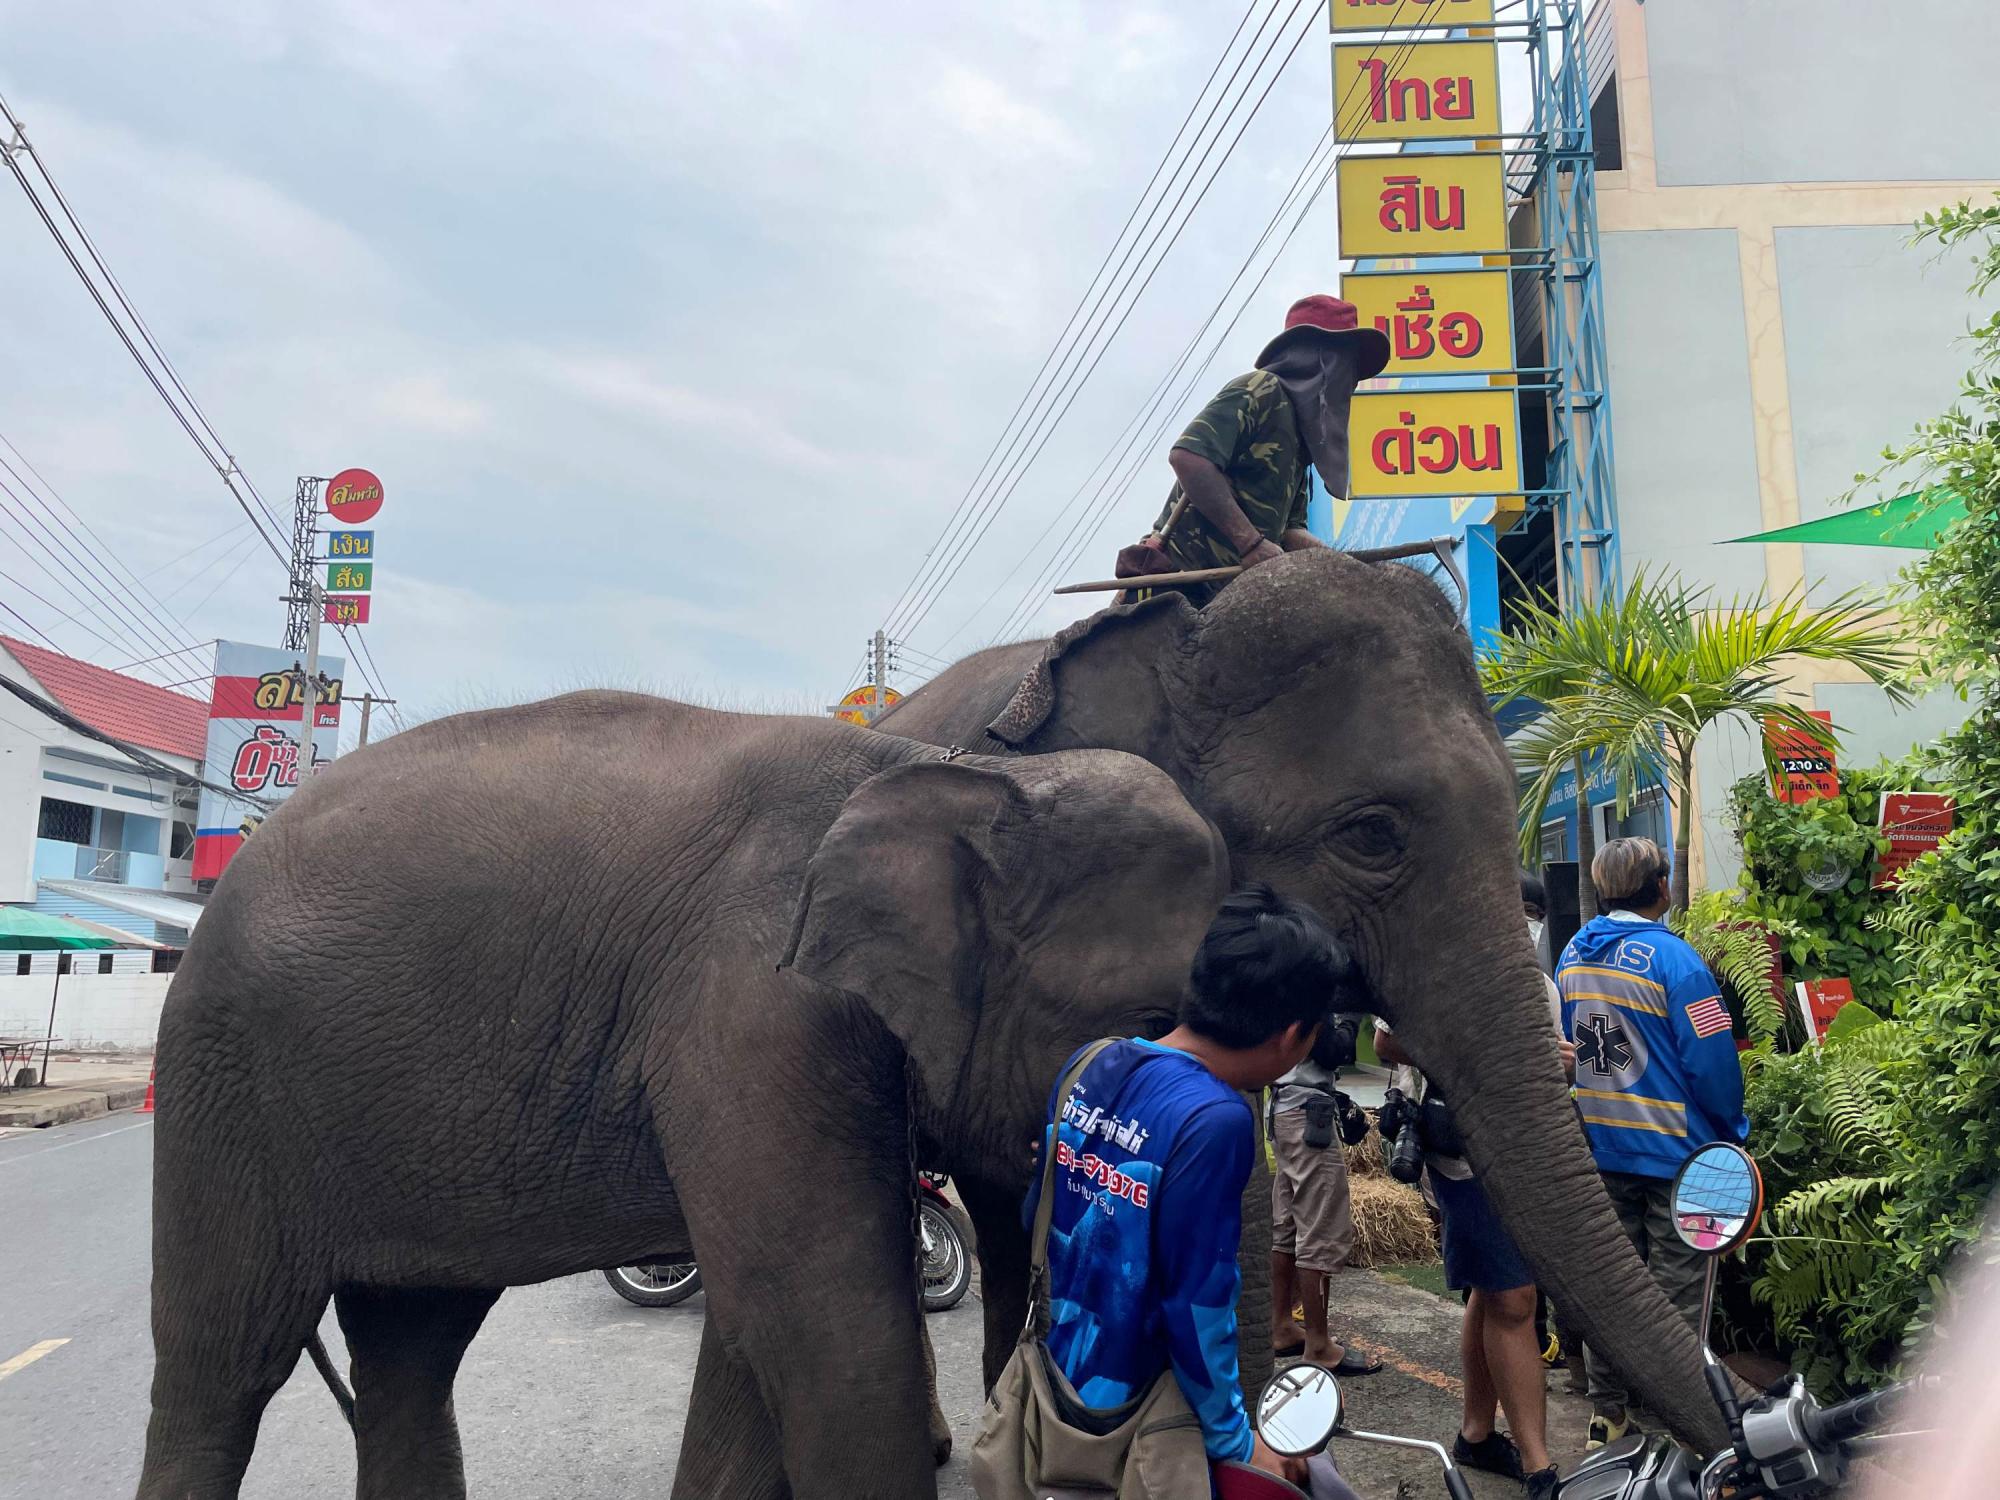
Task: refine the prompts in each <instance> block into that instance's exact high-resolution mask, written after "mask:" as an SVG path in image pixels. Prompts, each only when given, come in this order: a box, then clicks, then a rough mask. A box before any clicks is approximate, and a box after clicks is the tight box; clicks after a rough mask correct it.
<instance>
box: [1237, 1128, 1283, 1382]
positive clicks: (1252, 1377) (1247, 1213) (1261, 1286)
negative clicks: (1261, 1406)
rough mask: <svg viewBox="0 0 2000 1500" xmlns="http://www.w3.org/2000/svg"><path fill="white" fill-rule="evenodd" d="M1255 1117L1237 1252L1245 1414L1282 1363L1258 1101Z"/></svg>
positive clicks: (1267, 1180)
mask: <svg viewBox="0 0 2000 1500" xmlns="http://www.w3.org/2000/svg"><path fill="white" fill-rule="evenodd" d="M1251 1113H1252V1114H1254V1115H1256V1116H1257V1150H1256V1153H1255V1154H1254V1155H1253V1156H1252V1157H1251V1159H1250V1161H1251V1166H1250V1180H1249V1181H1248V1182H1247V1183H1245V1184H1244V1186H1243V1238H1242V1240H1241V1242H1240V1244H1239V1247H1238V1249H1237V1252H1236V1263H1237V1267H1238V1269H1239V1270H1240V1271H1241V1272H1242V1275H1243V1284H1242V1286H1241V1288H1240V1289H1239V1290H1238V1292H1237V1295H1236V1375H1237V1380H1238V1381H1239V1383H1240V1384H1241V1385H1242V1387H1243V1405H1244V1407H1245V1409H1246V1410H1249V1411H1255V1410H1256V1409H1257V1396H1258V1393H1259V1392H1260V1391H1262V1390H1263V1389H1264V1386H1265V1383H1266V1382H1267V1381H1269V1380H1270V1378H1271V1372H1272V1370H1273V1369H1274V1368H1275V1366H1276V1363H1277V1361H1276V1360H1275V1359H1274V1358H1273V1356H1272V1353H1271V1322H1272V1319H1273V1317H1274V1315H1275V1313H1276V1309H1275V1308H1273V1307H1272V1306H1271V1173H1270V1171H1269V1169H1268V1168H1267V1167H1266V1166H1265V1165H1264V1119H1263V1114H1264V1112H1263V1111H1262V1110H1261V1109H1259V1108H1258V1107H1257V1105H1256V1102H1255V1101H1254V1100H1253V1101H1252V1102H1251Z"/></svg>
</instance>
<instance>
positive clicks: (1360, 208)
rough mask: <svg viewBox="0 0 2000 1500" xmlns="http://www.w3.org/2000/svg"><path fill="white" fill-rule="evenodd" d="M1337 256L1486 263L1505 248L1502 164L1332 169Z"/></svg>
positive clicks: (1476, 155) (1428, 160)
mask: <svg viewBox="0 0 2000 1500" xmlns="http://www.w3.org/2000/svg"><path fill="white" fill-rule="evenodd" d="M1335 175H1336V177H1337V179H1338V184H1337V190H1338V193H1339V198H1340V253H1341V254H1342V255H1344V256H1347V257H1348V258H1350V259H1360V258H1363V257H1367V256H1376V255H1484V254H1486V253H1488V252H1489V251H1498V250H1505V249H1506V248H1507V188H1506V173H1505V169H1504V168H1503V167H1502V166H1501V164H1500V158H1499V157H1498V156H1497V155H1494V154H1491V153H1481V152H1466V153H1463V154H1458V155H1451V156H1413V155H1408V154H1404V155H1400V156H1348V157H1343V158H1342V159H1341V162H1340V165H1339V166H1338V167H1337V168H1336V169H1335Z"/></svg>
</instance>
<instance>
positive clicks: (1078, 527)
mask: <svg viewBox="0 0 2000 1500" xmlns="http://www.w3.org/2000/svg"><path fill="white" fill-rule="evenodd" d="M1429 3H1430V4H1431V5H1435V4H1436V3H1438V0H1429ZM1415 45H1416V43H1415V41H1414V40H1410V41H1404V42H1402V43H1401V45H1400V47H1399V48H1398V50H1397V52H1396V55H1395V64H1396V65H1397V66H1400V65H1401V63H1402V62H1403V61H1405V60H1406V59H1407V58H1408V56H1409V55H1410V53H1411V51H1412V49H1413V48H1414V46H1415ZM1381 46H1382V39H1379V38H1378V39H1377V41H1375V42H1374V43H1373V44H1372V45H1371V46H1370V49H1369V53H1370V56H1371V57H1373V56H1374V55H1375V54H1376V53H1377V52H1378V51H1379V50H1380V48H1381ZM1360 86H1361V80H1360V79H1359V78H1357V79H1356V82H1355V83H1354V84H1353V85H1352V86H1350V95H1349V97H1348V98H1343V99H1342V100H1340V101H1338V103H1337V104H1336V106H1335V109H1334V115H1335V120H1336V122H1337V121H1338V120H1339V119H1340V118H1341V117H1342V116H1343V114H1344V113H1345V112H1346V109H1347V106H1348V104H1349V103H1350V102H1352V103H1354V104H1355V105H1356V116H1355V118H1356V119H1358V115H1359V109H1360V108H1361V107H1363V106H1364V105H1365V100H1363V99H1361V98H1360V96H1359V90H1360ZM1335 133H1336V132H1335V129H1334V126H1332V125H1329V126H1328V129H1327V132H1326V134H1325V135H1323V136H1322V137H1321V142H1320V145H1319V147H1317V148H1316V149H1315V151H1314V152H1313V154H1312V155H1311V156H1309V157H1308V158H1307V163H1306V166H1305V167H1304V168H1302V169H1301V172H1300V175H1299V177H1298V178H1296V179H1294V182H1293V186H1292V188H1291V190H1289V191H1288V192H1287V194H1286V197H1285V200H1283V201H1281V202H1280V204H1279V207H1278V210H1277V212H1276V213H1275V214H1274V215H1273V217H1272V220H1271V222H1270V223H1269V224H1267V225H1266V226H1265V229H1264V233H1263V234H1262V235H1260V236H1259V238H1258V242H1257V244H1256V245H1254V246H1253V247H1252V248H1251V252H1250V255H1249V256H1248V257H1246V258H1245V261H1244V264H1243V266H1242V267H1240V268H1239V269H1238V271H1237V274H1236V276H1235V278H1233V279H1232V280H1231V282H1230V288H1229V290H1226V291H1225V292H1224V293H1223V296H1222V299H1221V300H1219V301H1218V302H1217V304H1216V307H1215V309H1214V310H1213V311H1212V312H1211V313H1210V314H1209V316H1208V318H1207V319H1206V320H1205V321H1204V323H1203V325H1202V328H1201V329H1199V330H1197V331H1196V334H1195V337H1194V339H1192V340H1190V342H1189V346H1188V348H1187V349H1186V350H1184V351H1183V353H1182V356H1181V358H1180V359H1179V360H1177V361H1176V362H1175V365H1174V366H1173V367H1170V369H1169V371H1168V374H1167V377H1166V379H1165V380H1164V381H1163V382H1162V388H1163V387H1164V386H1166V385H1168V384H1170V383H1171V382H1172V380H1173V379H1174V378H1175V377H1176V375H1177V374H1178V372H1179V370H1181V369H1184V368H1185V367H1186V361H1187V360H1188V358H1190V357H1191V356H1192V354H1193V351H1194V348H1195V346H1196V345H1198V343H1199V342H1200V339H1201V336H1202V333H1203V332H1205V331H1206V329H1207V328H1208V327H1209V326H1210V325H1211V324H1212V323H1213V322H1214V319H1215V318H1216V316H1217V315H1219V314H1220V312H1221V310H1222V307H1223V306H1224V305H1225V304H1226V302H1227V301H1228V298H1229V293H1230V291H1233V290H1234V288H1235V286H1236V285H1237V283H1238V282H1239V281H1240V280H1241V279H1242V277H1243V275H1244V273H1245V272H1247V271H1248V269H1249V267H1250V264H1251V263H1252V262H1253V261H1254V260H1255V258H1256V255H1257V252H1258V250H1259V249H1261V247H1262V245H1263V244H1264V243H1265V241H1267V240H1268V239H1269V237H1270V234H1271V230H1272V228H1274V227H1275V225H1276V224H1277V222H1278V221H1279V219H1280V218H1282V216H1283V214H1284V212H1285V209H1286V207H1287V206H1288V205H1289V203H1290V201H1291V200H1292V198H1293V197H1294V196H1295V195H1296V193H1297V191H1298V188H1299V186H1300V185H1301V183H1302V182H1303V181H1305V180H1306V178H1307V177H1308V176H1309V175H1310V173H1311V172H1312V170H1313V163H1314V162H1315V161H1316V160H1317V159H1318V157H1319V154H1320V152H1321V151H1324V149H1325V147H1326V144H1327V140H1328V137H1330V136H1332V135H1334V134H1335ZM1350 154H1352V147H1351V145H1350V146H1337V147H1336V149H1335V150H1334V152H1333V154H1332V156H1331V157H1330V158H1329V159H1328V160H1327V162H1326V164H1325V167H1324V169H1323V171H1322V174H1321V176H1320V179H1319V181H1318V183H1317V184H1316V185H1315V186H1314V188H1313V190H1312V192H1311V194H1310V195H1309V196H1308V198H1307V199H1306V201H1305V204H1304V205H1303V207H1302V208H1301V209H1300V212H1299V215H1298V217H1297V218H1296V219H1295V220H1294V221H1293V223H1292V226H1291V228H1290V229H1288V230H1287V231H1286V232H1285V235H1284V238H1283V239H1282V240H1281V241H1280V242H1279V244H1278V247H1277V249H1276V250H1275V251H1273V252H1272V256H1271V259H1270V261H1269V262H1268V263H1267V264H1266V265H1265V267H1264V270H1263V272H1262V273H1261V274H1260V275H1259V276H1258V278H1257V281H1256V283H1255V284H1254V285H1253V286H1252V287H1251V289H1250V291H1249V293H1248V294H1246V296H1245V297H1244V299H1243V301H1242V302H1241V303H1240V304H1239V305H1238V307H1237V309H1236V312H1235V314H1234V315H1232V317H1231V318H1230V320H1229V322H1228V324H1227V325H1226V326H1225V327H1224V329H1223V331H1222V333H1221V334H1220V335H1219V336H1218V337H1217V339H1216V341H1215V343H1214V344H1213V345H1212V346H1211V347H1210V349H1209V352H1208V354H1207V356H1206V357H1205V358H1204V359H1203V361H1202V363H1201V365H1200V366H1199V368H1197V369H1196V371H1195V373H1194V374H1193V376H1191V377H1190V378H1189V380H1188V381H1187V383H1186V385H1185V386H1183V388H1182V393H1181V395H1180V397H1179V399H1178V400H1177V401H1176V402H1175V404H1174V405H1173V406H1171V407H1168V408H1167V409H1166V424H1167V425H1171V422H1172V420H1173V414H1174V412H1175V411H1176V410H1177V409H1178V408H1179V407H1180V406H1181V405H1182V404H1184V403H1185V401H1186V400H1187V398H1188V396H1189V395H1191V394H1192V391H1193V389H1194V386H1195V385H1196V383H1197V382H1199V381H1200V380H1201V378H1202V377H1203V375H1205V374H1206V372H1207V370H1208V368H1209V366H1210V365H1212V364H1213V363H1214V361H1215V358H1216V356H1217V355H1218V354H1219V353H1220V351H1221V347H1222V345H1223V343H1224V342H1226V341H1227V339H1228V336H1229V334H1230V333H1231V332H1232V331H1233V330H1234V329H1235V326H1236V324H1237V322H1238V321H1239V320H1240V319H1241V318H1242V315H1243V313H1244V312H1245V311H1246V310H1247V309H1248V307H1249V305H1250V303H1251V302H1252V301H1253V300H1255V298H1256V295H1257V293H1258V291H1259V290H1261V289H1262V287H1263V285H1264V282H1265V281H1266V280H1267V279H1268V278H1269V276H1270V274H1271V271H1272V270H1273V269H1275V268H1276V266H1277V263H1278V260H1279V259H1280V258H1281V257H1282V256H1283V254H1284V250H1285V248H1286V246H1287V245H1289V244H1290V243H1291V240H1292V237H1293V235H1295V234H1296V233H1297V232H1298V230H1299V228H1300V227H1301V226H1302V225H1303V224H1304V222H1305V218H1306V215H1307V214H1308V213H1309V212H1310V211H1311V208H1312V206H1313V204H1314V203H1315V202H1317V201H1318V199H1319V196H1320V194H1321V193H1323V192H1324V191H1325V190H1326V185H1327V183H1328V182H1330V181H1332V180H1333V175H1334V168H1335V166H1336V165H1337V164H1338V162H1339V161H1341V160H1342V159H1344V158H1345V157H1347V156H1348V155H1350ZM1156 389H1157V388H1156ZM1156 399H1157V398H1156ZM1145 421H1146V416H1145V411H1144V408H1142V412H1141V415H1140V417H1139V418H1137V419H1136V422H1137V424H1138V425H1140V426H1143V425H1144V423H1145ZM1128 430H1129V429H1128ZM1153 431H1154V435H1153V436H1152V437H1151V438H1150V439H1149V441H1148V444H1147V446H1146V447H1144V448H1140V449H1139V450H1137V455H1136V456H1135V457H1133V458H1132V460H1131V462H1130V464H1129V465H1128V466H1127V468H1126V472H1125V474H1124V477H1123V479H1122V480H1121V481H1120V483H1119V485H1118V488H1117V489H1116V490H1115V491H1113V492H1110V493H1108V494H1107V493H1106V486H1107V485H1108V484H1109V482H1110V474H1109V473H1107V475H1106V479H1105V481H1104V482H1103V483H1100V485H1099V487H1098V491H1097V494H1096V495H1095V496H1093V497H1092V502H1090V503H1086V505H1085V506H1084V508H1083V511H1082V512H1081V513H1080V514H1079V515H1078V517H1077V519H1076V521H1075V522H1074V523H1072V525H1071V528H1070V531H1069V532H1068V533H1067V534H1066V535H1065V537H1064V539H1063V541H1062V542H1061V543H1059V544H1058V545H1057V548H1056V552H1055V554H1054V555H1053V556H1052V557H1051V559H1050V561H1049V562H1048V563H1047V564H1044V566H1043V567H1042V569H1041V570H1040V571H1039V572H1038V573H1037V575H1036V578H1035V581H1034V582H1033V583H1031V584H1030V585H1029V588H1028V589H1027V590H1026V591H1025V592H1024V593H1023V595H1022V596H1021V598H1020V599H1019V600H1018V601H1017V602H1016V604H1015V606H1014V607H1013V609H1012V610H1010V611H1009V613H1008V615H1007V617H1006V619H1005V620H1004V621H1003V622H1002V624H1001V627H1000V629H999V630H998V631H997V632H996V633H995V634H994V636H993V637H992V638H991V639H992V640H996V641H997V640H999V639H1002V638H1003V637H1005V636H1006V635H1008V634H1009V633H1010V632H1011V631H1013V630H1015V629H1018V628H1021V627H1022V626H1025V625H1026V623H1027V622H1028V620H1030V619H1032V618H1033V615H1034V610H1035V608H1036V606H1037V604H1038V603H1039V601H1040V599H1041V597H1042V593H1043V591H1044V590H1045V589H1046V587H1047V585H1048V581H1049V579H1050V578H1051V577H1053V576H1056V575H1058V574H1060V572H1061V571H1062V570H1063V569H1064V568H1067V567H1069V566H1070V565H1071V564H1073V563H1074V562H1075V560H1076V558H1077V557H1078V556H1079V555H1080V554H1081V553H1082V551H1083V550H1084V549H1085V548H1087V547H1088V546H1089V545H1090V543H1091V542H1093V541H1094V540H1095V539H1096V536H1097V534H1098V532H1099V531H1101V530H1102V528H1103V524H1104V522H1105V520H1106V519H1108V518H1109V515H1110V512H1111V511H1112V510H1113V509H1114V508H1115V507H1116V505H1117V504H1118V503H1119V502H1120V501H1122V500H1123V498H1124V497H1125V495H1126V494H1127V493H1128V492H1129V491H1130V489H1131V486H1132V484H1133V482H1134V481H1135V480H1136V479H1137V477H1138V473H1139V469H1140V467H1141V465H1142V464H1143V462H1144V456H1145V453H1146V452H1147V451H1148V450H1149V449H1150V448H1151V447H1154V446H1157V443H1158V441H1159V438H1160V436H1161V435H1162V434H1161V432H1160V428H1159V427H1157V426H1156V427H1155V428H1154V430H1153ZM1116 447H1117V445H1116V444H1115V443H1114V444H1113V449H1114V451H1115V449H1116ZM1132 451H1133V450H1132V449H1131V445H1130V444H1129V443H1128V445H1127V452H1128V453H1131V452H1132ZM1108 457H1110V455H1109V454H1107V458H1108ZM1103 462H1104V460H1100V461H1099V463H1100V465H1101V464H1102V463H1103ZM1117 466H1118V461H1116V460H1114V461H1113V463H1112V469H1113V471H1115V470H1116V469H1117ZM1092 472H1095V469H1093V471H1092ZM1089 482H1090V481H1089V478H1088V476H1086V478H1085V480H1084V484H1085V485H1088V484H1089ZM1081 488H1082V487H1079V492H1078V493H1079V494H1080V493H1081ZM1075 500H1076V496H1072V497H1071V504H1072V505H1074V503H1075ZM1067 508H1068V507H1065V509H1067ZM1060 519H1061V512H1058V514H1057V516H1056V517H1055V518H1054V520H1052V521H1051V523H1050V526H1049V528H1047V529H1046V530H1045V531H1044V532H1043V537H1042V539H1038V540H1037V541H1036V542H1035V543H1033V544H1032V545H1031V546H1030V548H1029V552H1028V555H1032V553H1033V551H1034V549H1035V548H1036V547H1039V546H1040V545H1041V540H1044V539H1046V537H1047V536H1048V534H1049V532H1050V531H1052V530H1053V529H1054V526H1055V525H1056V524H1057V523H1059V522H1060ZM1086 523H1088V529H1087V530H1086V529H1083V528H1084V527H1085V526H1086ZM1079 533H1081V534H1080V535H1079ZM1073 539H1074V540H1075V545H1074V546H1073V547H1071V542H1072V540H1073ZM1065 547H1069V548H1070V550H1069V552H1068V553H1067V555H1065V554H1064V551H1063V549H1064V548H1065ZM1025 560H1026V559H1025V556H1024V559H1023V561H1025ZM1019 566H1020V564H1017V565H1016V571H1018V569H1019ZM1009 576H1010V577H1011V576H1012V574H1011V573H1010V575H1009ZM1002 587H1004V581H1003V584H1002ZM994 592H995V593H998V592H999V590H998V589H996V590H994ZM991 599H992V595H989V596H988V598H987V601H986V603H990V602H991ZM986 603H982V604H981V605H980V609H979V611H976V612H975V614H976V613H978V612H983V611H984V609H985V607H986ZM1017 620H1018V624H1017ZM970 623H971V617H968V619H967V621H966V624H970ZM959 628H960V630H962V629H963V628H964V626H963V625H961V626H960V627H959ZM957 633H958V632H957V631H954V632H953V635H954V636H956V634H957Z"/></svg>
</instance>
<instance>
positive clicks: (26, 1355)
mask: <svg viewBox="0 0 2000 1500" xmlns="http://www.w3.org/2000/svg"><path fill="white" fill-rule="evenodd" d="M68 1342H69V1340H68V1339H43V1340H42V1341H41V1342H40V1343H39V1344H30V1345H29V1346H28V1347H27V1348H26V1349H23V1350H22V1351H21V1352H20V1353H19V1354H17V1355H15V1356H14V1357H13V1358H12V1359H10V1360H8V1361H7V1363H5V1364H4V1365H0V1380H5V1379H6V1378H7V1377H8V1376H9V1375H18V1374H19V1373H20V1372H21V1371H23V1370H25V1369H27V1368H28V1366H29V1365H31V1364H33V1363H34V1362H35V1361H36V1360H38V1359H40V1358H41V1357H42V1356H43V1355H44V1354H53V1353H55V1352H56V1350H58V1349H60V1348H62V1346H63V1345H64V1344H67V1343H68Z"/></svg>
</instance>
